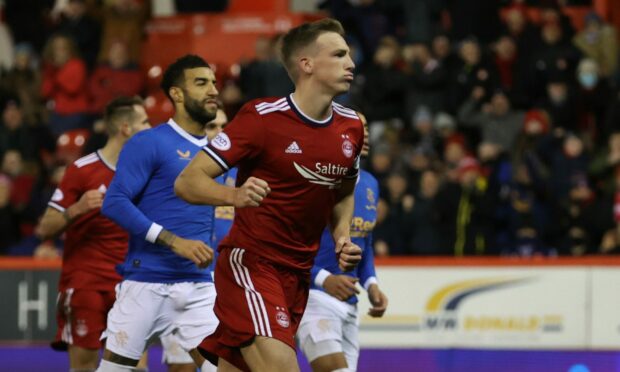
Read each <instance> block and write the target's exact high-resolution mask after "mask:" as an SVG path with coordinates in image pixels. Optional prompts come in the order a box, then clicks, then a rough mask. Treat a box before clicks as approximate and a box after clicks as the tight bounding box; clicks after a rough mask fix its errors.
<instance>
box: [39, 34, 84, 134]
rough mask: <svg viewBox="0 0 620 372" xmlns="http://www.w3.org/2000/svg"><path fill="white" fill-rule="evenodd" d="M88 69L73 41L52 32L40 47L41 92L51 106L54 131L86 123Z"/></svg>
mask: <svg viewBox="0 0 620 372" xmlns="http://www.w3.org/2000/svg"><path fill="white" fill-rule="evenodd" d="M87 92H88V91H87V70H86V64H85V63H84V61H83V60H82V59H81V58H80V57H78V54H77V52H76V48H75V45H74V43H73V41H72V40H71V39H70V38H69V37H67V36H65V35H62V34H56V35H53V36H52V37H51V38H50V39H49V40H48V43H47V45H46V47H45V50H44V51H43V81H42V85H41V95H42V96H43V98H44V99H46V100H47V107H48V109H50V111H51V113H50V118H49V124H50V129H51V131H52V132H53V133H54V134H55V135H60V134H62V133H63V132H66V131H68V130H71V129H75V128H84V127H88V125H89V124H90V123H89V120H88V117H87V115H86V112H87V111H88V94H87Z"/></svg>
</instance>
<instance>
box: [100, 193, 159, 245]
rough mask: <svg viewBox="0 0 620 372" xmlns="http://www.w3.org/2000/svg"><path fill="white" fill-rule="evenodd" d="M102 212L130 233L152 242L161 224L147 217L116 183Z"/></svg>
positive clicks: (105, 200) (104, 203) (107, 196)
mask: <svg viewBox="0 0 620 372" xmlns="http://www.w3.org/2000/svg"><path fill="white" fill-rule="evenodd" d="M101 213H102V214H103V215H104V216H106V217H108V218H109V219H111V220H112V221H114V222H116V223H117V224H118V225H119V226H120V227H122V228H123V229H125V230H127V232H129V234H131V235H134V236H139V237H141V238H143V239H146V240H147V241H150V242H151V243H154V242H155V239H156V238H157V236H158V234H159V233H160V231H161V226H159V225H158V224H156V223H154V222H153V221H151V220H150V219H149V218H147V217H146V216H145V215H144V213H142V211H140V210H139V209H138V207H136V206H135V205H134V204H133V202H132V201H131V199H130V197H129V196H128V195H125V194H123V192H121V191H120V189H119V187H117V186H116V185H115V184H114V183H112V185H110V188H109V189H108V192H107V193H106V197H105V199H104V200H103V206H102V207H101Z"/></svg>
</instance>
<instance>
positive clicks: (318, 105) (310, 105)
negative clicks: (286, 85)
mask: <svg viewBox="0 0 620 372" xmlns="http://www.w3.org/2000/svg"><path fill="white" fill-rule="evenodd" d="M333 98H334V97H332V96H331V95H326V94H320V93H319V94H317V92H316V90H310V89H308V88H305V89H304V87H299V86H298V87H297V88H296V89H295V91H294V92H293V100H294V101H295V104H296V105H297V107H298V108H299V109H300V110H301V111H302V112H303V113H304V114H305V115H307V116H309V117H310V118H312V119H314V120H317V121H322V120H325V119H327V118H328V117H329V116H330V115H331V114H332V99H333Z"/></svg>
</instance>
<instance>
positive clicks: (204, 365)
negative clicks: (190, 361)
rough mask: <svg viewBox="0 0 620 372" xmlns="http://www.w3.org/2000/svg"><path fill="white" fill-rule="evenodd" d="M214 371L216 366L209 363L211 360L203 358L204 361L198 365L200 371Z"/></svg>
mask: <svg viewBox="0 0 620 372" xmlns="http://www.w3.org/2000/svg"><path fill="white" fill-rule="evenodd" d="M216 371H217V367H216V366H214V365H213V364H211V362H209V361H208V360H205V361H204V363H202V366H200V372H216Z"/></svg>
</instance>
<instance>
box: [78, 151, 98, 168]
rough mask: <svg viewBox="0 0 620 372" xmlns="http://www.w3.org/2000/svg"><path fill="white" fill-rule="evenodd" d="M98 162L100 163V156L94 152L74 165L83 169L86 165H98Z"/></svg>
mask: <svg viewBox="0 0 620 372" xmlns="http://www.w3.org/2000/svg"><path fill="white" fill-rule="evenodd" d="M98 161H99V156H97V153H95V152H93V153H90V154H88V155H86V156H83V157H81V158H79V159H78V160H76V161H74V162H73V164H75V166H76V167H78V168H82V167H83V166H85V165H88V164H92V163H96V162H98Z"/></svg>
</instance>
